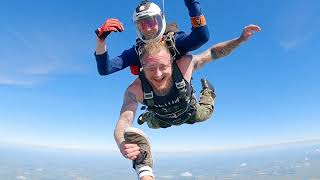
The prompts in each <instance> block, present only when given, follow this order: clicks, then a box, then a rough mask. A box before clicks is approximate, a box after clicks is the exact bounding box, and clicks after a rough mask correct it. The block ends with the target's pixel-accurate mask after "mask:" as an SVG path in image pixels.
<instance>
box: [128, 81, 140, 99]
mask: <svg viewBox="0 0 320 180" xmlns="http://www.w3.org/2000/svg"><path fill="white" fill-rule="evenodd" d="M126 95H128V96H129V95H130V96H131V97H133V96H134V97H135V99H136V101H137V102H142V101H143V98H142V97H143V96H142V95H143V91H142V85H141V81H140V79H139V78H136V79H135V80H134V81H133V83H132V84H130V85H129V87H128V88H127V91H126Z"/></svg>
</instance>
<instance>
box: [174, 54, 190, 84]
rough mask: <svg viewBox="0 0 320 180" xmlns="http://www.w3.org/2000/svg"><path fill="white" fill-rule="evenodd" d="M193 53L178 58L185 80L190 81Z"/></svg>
mask: <svg viewBox="0 0 320 180" xmlns="http://www.w3.org/2000/svg"><path fill="white" fill-rule="evenodd" d="M192 59H193V55H185V56H183V57H182V58H180V59H178V60H177V65H178V67H179V69H180V71H181V73H182V75H183V77H184V79H185V80H187V81H190V80H191V76H192V71H193V62H192Z"/></svg>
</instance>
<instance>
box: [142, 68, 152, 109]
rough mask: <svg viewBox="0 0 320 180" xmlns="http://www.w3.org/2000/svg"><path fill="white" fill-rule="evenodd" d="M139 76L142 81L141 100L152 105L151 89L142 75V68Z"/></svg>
mask: <svg viewBox="0 0 320 180" xmlns="http://www.w3.org/2000/svg"><path fill="white" fill-rule="evenodd" d="M139 78H140V80H141V83H142V90H143V101H144V102H145V104H146V105H147V106H148V107H149V106H150V107H152V106H154V99H153V91H152V87H151V85H150V84H149V82H148V80H147V78H146V77H145V76H144V73H143V70H141V71H140V74H139Z"/></svg>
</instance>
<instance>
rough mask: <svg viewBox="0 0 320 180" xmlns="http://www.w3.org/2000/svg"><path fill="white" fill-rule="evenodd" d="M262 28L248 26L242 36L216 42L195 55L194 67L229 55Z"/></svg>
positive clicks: (196, 67) (197, 67)
mask: <svg viewBox="0 0 320 180" xmlns="http://www.w3.org/2000/svg"><path fill="white" fill-rule="evenodd" d="M260 30H261V29H260V27H259V26H256V25H249V26H246V27H245V28H244V29H243V32H242V34H241V36H240V37H238V38H235V39H232V40H229V41H225V42H221V43H218V44H215V45H213V46H212V47H210V48H209V49H207V50H206V51H204V52H203V53H201V54H198V55H194V56H193V62H194V63H193V64H194V69H195V70H197V69H199V68H200V67H202V66H203V65H204V64H206V63H208V62H210V61H213V60H216V59H219V58H221V57H224V56H227V55H229V54H230V53H231V52H232V51H233V50H234V49H235V48H237V47H238V46H239V45H240V44H241V43H243V42H245V41H247V40H248V39H249V38H250V37H251V36H252V34H253V33H254V32H259V31H260Z"/></svg>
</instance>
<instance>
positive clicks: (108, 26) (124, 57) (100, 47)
mask: <svg viewBox="0 0 320 180" xmlns="http://www.w3.org/2000/svg"><path fill="white" fill-rule="evenodd" d="M123 30H124V27H123V25H122V23H121V22H120V21H119V20H118V19H114V18H110V19H107V21H106V22H105V23H104V24H103V25H102V26H101V27H100V28H98V29H97V30H96V31H95V33H96V35H97V42H96V51H95V53H94V55H95V59H96V62H97V69H98V72H99V74H100V75H109V74H112V73H114V72H117V71H120V70H122V69H124V68H126V67H128V66H130V65H138V64H139V58H138V55H137V53H136V51H135V48H134V46H133V47H132V48H130V49H128V50H125V51H123V52H122V53H121V55H119V56H116V57H114V58H110V57H109V54H108V50H107V46H106V42H105V41H106V39H107V37H108V36H109V35H110V33H112V32H122V31H123Z"/></svg>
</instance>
